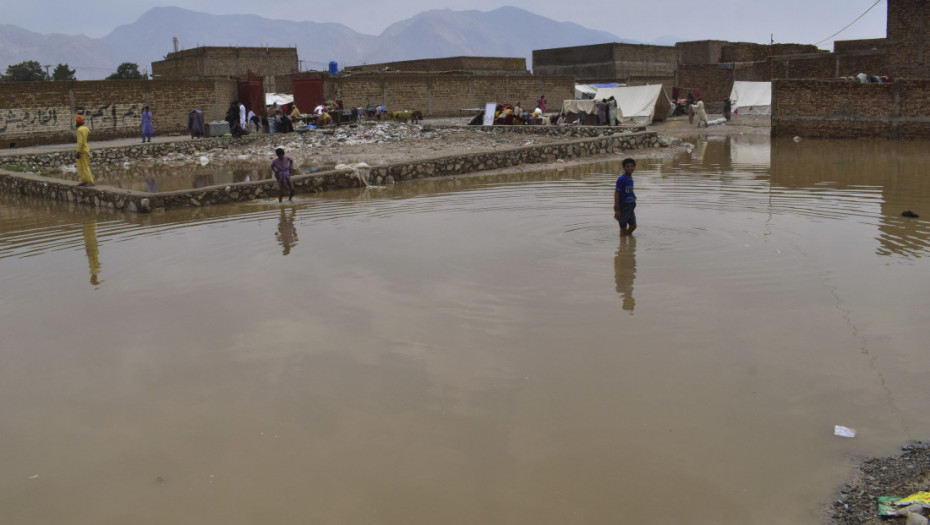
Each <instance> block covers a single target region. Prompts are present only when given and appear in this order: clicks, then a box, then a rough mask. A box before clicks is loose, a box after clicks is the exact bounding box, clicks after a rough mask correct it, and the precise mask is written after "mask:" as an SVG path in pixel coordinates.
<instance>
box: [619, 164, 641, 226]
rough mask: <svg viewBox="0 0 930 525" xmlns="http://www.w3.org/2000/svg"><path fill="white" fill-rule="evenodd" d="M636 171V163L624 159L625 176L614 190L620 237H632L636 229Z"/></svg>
mask: <svg viewBox="0 0 930 525" xmlns="http://www.w3.org/2000/svg"><path fill="white" fill-rule="evenodd" d="M634 171H636V161H635V160H633V159H629V158H627V159H623V174H622V175H620V178H618V179H617V187H616V189H615V190H614V219H617V222H618V223H620V236H621V237H625V236H627V235H631V234H632V233H633V230H635V229H636V214H635V213H633V210H634V209H635V208H636V194H635V193H633V172H634Z"/></svg>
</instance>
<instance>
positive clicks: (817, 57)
mask: <svg viewBox="0 0 930 525" xmlns="http://www.w3.org/2000/svg"><path fill="white" fill-rule="evenodd" d="M770 60H771V63H772V67H771V70H772V78H836V55H834V54H833V53H817V54H814V55H782V56H776V57H772V58H771V59H770Z"/></svg>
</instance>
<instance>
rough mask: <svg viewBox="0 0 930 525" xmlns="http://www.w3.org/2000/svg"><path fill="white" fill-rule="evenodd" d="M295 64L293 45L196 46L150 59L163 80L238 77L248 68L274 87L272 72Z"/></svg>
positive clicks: (291, 68)
mask: <svg viewBox="0 0 930 525" xmlns="http://www.w3.org/2000/svg"><path fill="white" fill-rule="evenodd" d="M299 65H300V63H299V61H298V59H297V48H296V47H196V48H193V49H185V50H183V51H176V52H173V53H168V55H167V56H166V57H165V59H164V60H159V61H158V62H152V76H153V77H154V78H156V79H163V80H180V79H193V78H240V77H245V76H246V75H248V74H249V73H250V72H251V74H252V75H256V76H259V77H262V78H263V79H264V84H265V87H266V89H269V90H270V91H274V87H275V86H274V76H275V75H281V74H286V73H291V72H292V71H297V70H298V67H299ZM288 87H289V86H288Z"/></svg>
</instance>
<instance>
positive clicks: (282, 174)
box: [271, 148, 294, 202]
mask: <svg viewBox="0 0 930 525" xmlns="http://www.w3.org/2000/svg"><path fill="white" fill-rule="evenodd" d="M274 152H275V154H276V155H277V156H278V158H276V159H274V160H273V161H271V173H272V175H274V178H275V180H277V181H278V189H279V190H280V192H279V193H278V202H281V201H282V200H284V188H288V189H289V190H291V195H290V197H288V198H287V200H288V201H292V200H294V183H293V182H291V169H293V168H294V159H292V158H291V157H289V156H287V155H285V154H284V148H278V149H276V150H274Z"/></svg>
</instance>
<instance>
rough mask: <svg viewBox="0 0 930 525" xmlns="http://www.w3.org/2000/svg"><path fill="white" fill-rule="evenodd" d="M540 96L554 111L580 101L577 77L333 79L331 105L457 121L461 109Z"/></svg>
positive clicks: (328, 89) (528, 102)
mask: <svg viewBox="0 0 930 525" xmlns="http://www.w3.org/2000/svg"><path fill="white" fill-rule="evenodd" d="M541 94H545V95H546V99H547V100H548V101H549V105H550V106H552V107H559V106H560V105H561V102H562V100H565V99H571V98H574V96H575V83H574V79H573V78H572V77H564V76H561V77H553V76H538V75H466V74H439V75H436V74H427V73H391V72H384V73H356V74H352V75H340V76H336V77H329V78H328V79H327V80H326V81H325V82H324V95H325V96H326V98H327V99H333V98H341V99H342V101H343V103H344V104H345V105H346V106H347V107H361V106H365V105H367V104H376V103H380V104H384V105H385V106H386V107H387V108H388V111H397V110H403V109H418V110H420V111H422V112H423V114H424V115H426V116H453V115H454V116H457V115H459V110H460V109H466V108H478V107H484V105H485V104H486V103H487V102H498V103H511V104H514V103H516V102H522V103H523V107H524V108H529V107H531V106H532V105H533V104H535V102H536V99H538V98H539V96H540V95H541Z"/></svg>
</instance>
